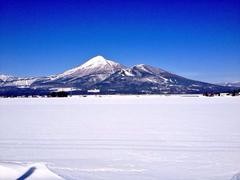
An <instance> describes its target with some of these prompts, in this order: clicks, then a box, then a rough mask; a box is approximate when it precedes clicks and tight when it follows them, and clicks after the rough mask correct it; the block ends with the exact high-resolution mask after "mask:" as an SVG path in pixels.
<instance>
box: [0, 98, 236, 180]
mask: <svg viewBox="0 0 240 180" xmlns="http://www.w3.org/2000/svg"><path fill="white" fill-rule="evenodd" d="M239 107H240V97H202V96H199V97H195V96H192V97H190V96H101V97H99V96H88V97H78V96H76V97H71V98H13V99H12V98H5V99H4V98H1V99H0V179H5V178H4V177H6V174H5V176H4V173H1V172H3V171H1V169H2V170H3V169H4V168H6V167H9V164H16V165H15V166H17V165H19V163H23V164H24V163H30V164H31V163H32V164H34V163H37V165H38V166H40V167H43V168H45V167H47V168H48V169H49V170H51V171H52V172H53V173H55V174H56V175H59V176H61V177H62V178H64V179H67V180H72V179H84V180H102V179H104V180H112V179H115V180H157V179H162V180H163V179H164V180H230V179H231V178H232V177H233V176H234V174H237V173H239V172H240V116H239V113H240V108H239ZM4 164H8V165H7V166H5V165H4ZM1 167H2V168H1ZM11 167H13V166H11ZM20 169H21V168H20ZM33 175H34V173H33ZM30 177H31V176H30ZM32 179H34V178H33V176H32ZM43 179H46V178H43ZM49 179H51V178H49Z"/></svg>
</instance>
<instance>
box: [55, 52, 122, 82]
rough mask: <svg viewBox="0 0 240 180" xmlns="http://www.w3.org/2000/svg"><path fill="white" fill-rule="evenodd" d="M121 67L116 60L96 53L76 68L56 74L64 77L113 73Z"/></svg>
mask: <svg viewBox="0 0 240 180" xmlns="http://www.w3.org/2000/svg"><path fill="white" fill-rule="evenodd" d="M121 68H124V66H123V65H121V64H119V63H117V62H114V61H111V60H107V59H106V58H104V57H103V56H100V55H98V56H95V57H93V58H91V59H89V60H88V61H86V62H85V63H83V64H82V65H80V66H78V67H76V68H73V69H70V70H68V71H65V72H64V73H62V74H60V75H58V76H57V78H60V77H65V76H78V77H81V76H86V75H90V74H96V73H107V74H109V73H114V72H116V71H117V70H119V69H121Z"/></svg>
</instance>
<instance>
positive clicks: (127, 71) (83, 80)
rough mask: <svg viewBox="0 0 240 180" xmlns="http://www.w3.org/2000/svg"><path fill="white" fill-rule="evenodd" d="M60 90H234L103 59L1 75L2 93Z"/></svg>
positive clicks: (193, 91) (135, 91)
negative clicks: (26, 74) (54, 70)
mask: <svg viewBox="0 0 240 180" xmlns="http://www.w3.org/2000/svg"><path fill="white" fill-rule="evenodd" d="M20 89H21V90H20ZM58 89H62V90H66V89H68V91H69V90H73V91H74V92H75V93H76V94H84V93H87V92H89V90H91V89H98V90H99V91H100V92H101V93H103V94H112V93H120V94H121V93H126V94H139V93H157V94H159V93H174V94H176V93H203V92H225V91H230V90H231V89H232V87H224V86H219V85H214V84H209V83H204V82H199V81H194V80H190V79H187V78H184V77H181V76H178V75H175V74H173V73H170V72H168V71H166V70H163V69H160V68H156V67H153V66H149V65H145V64H139V65H135V66H133V67H131V68H128V67H126V66H124V65H121V64H119V63H117V62H114V61H111V60H108V59H105V58H104V57H103V56H96V57H93V58H92V59H90V60H88V61H87V62H85V63H83V64H82V65H80V66H78V67H75V68H73V69H70V70H67V71H65V72H63V73H61V74H57V75H52V76H47V77H41V78H38V77H36V78H33V77H31V78H18V77H13V76H6V75H1V76H0V94H4V93H8V94H11V92H19V91H21V92H23V94H25V93H26V92H27V93H29V92H30V93H29V94H31V93H33V92H36V94H38V93H39V92H41V93H43V94H44V93H49V92H51V91H56V90H58ZM20 94H21V93H20Z"/></svg>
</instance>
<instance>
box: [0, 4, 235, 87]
mask: <svg viewBox="0 0 240 180" xmlns="http://www.w3.org/2000/svg"><path fill="white" fill-rule="evenodd" d="M95 55H103V56H104V57H106V58H108V59H112V60H116V61H117V62H119V63H122V64H125V65H127V66H132V65H135V64H140V63H144V64H149V65H153V66H157V67H160V68H163V69H165V70H169V71H170V72H174V73H176V74H178V75H182V76H185V77H188V78H192V79H197V80H203V81H208V82H222V81H235V80H240V1H239V0H121V1H119V0H28V1H27V0H0V73H2V74H11V75H16V76H41V75H51V74H55V73H61V72H62V71H65V70H67V69H69V68H72V67H74V66H77V65H79V64H81V63H83V62H84V61H85V60H87V59H89V58H91V57H93V56H95Z"/></svg>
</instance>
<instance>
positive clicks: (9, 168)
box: [0, 162, 62, 180]
mask: <svg viewBox="0 0 240 180" xmlns="http://www.w3.org/2000/svg"><path fill="white" fill-rule="evenodd" d="M31 168H33V169H34V170H33V172H32V173H30V174H29V176H28V177H27V179H29V180H35V179H36V180H37V179H39V180H40V179H49V180H50V179H51V180H55V179H56V180H60V179H62V178H61V177H60V176H58V175H56V174H54V173H53V172H51V171H50V170H49V169H48V168H47V167H46V166H45V165H44V164H43V163H33V164H23V163H19V162H11V163H10V162H2V163H0V179H2V180H16V179H18V178H20V177H21V176H23V175H24V174H25V173H26V172H28V171H29V170H30V169H31Z"/></svg>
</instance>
